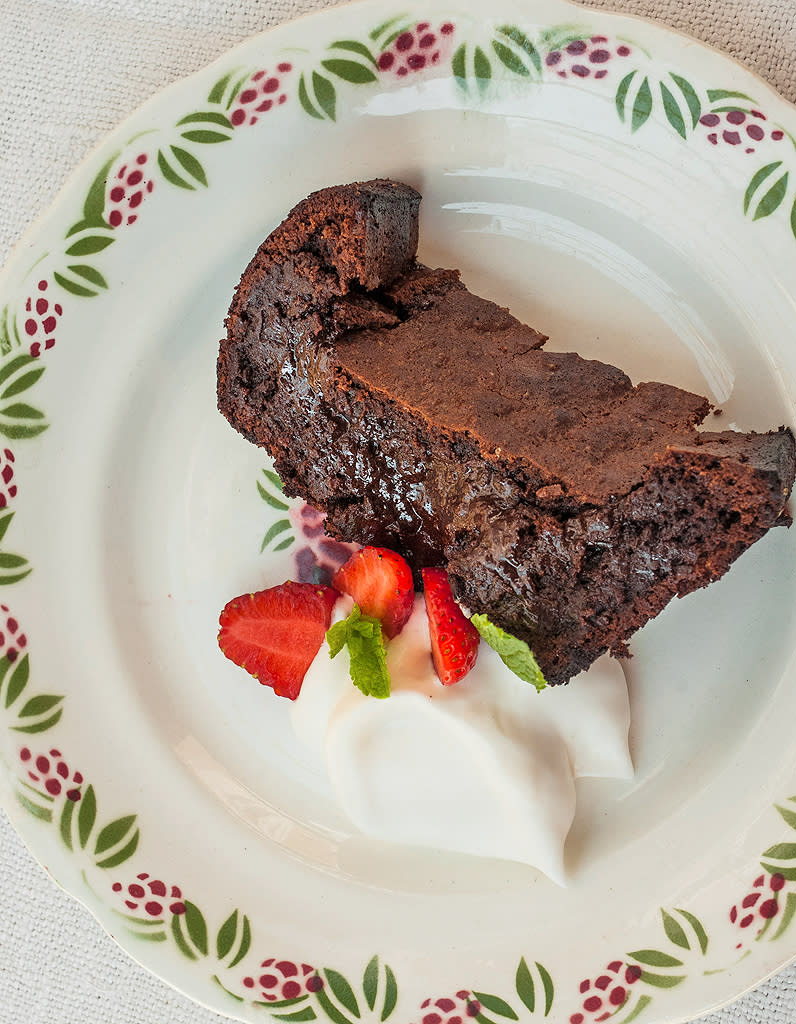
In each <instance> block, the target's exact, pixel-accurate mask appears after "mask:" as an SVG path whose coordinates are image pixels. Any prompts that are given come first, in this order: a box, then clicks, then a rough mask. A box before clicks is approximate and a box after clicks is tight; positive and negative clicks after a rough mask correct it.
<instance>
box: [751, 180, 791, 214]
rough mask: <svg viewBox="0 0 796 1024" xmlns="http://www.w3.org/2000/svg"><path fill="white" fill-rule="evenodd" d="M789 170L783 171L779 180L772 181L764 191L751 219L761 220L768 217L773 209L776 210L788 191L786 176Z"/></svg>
mask: <svg viewBox="0 0 796 1024" xmlns="http://www.w3.org/2000/svg"><path fill="white" fill-rule="evenodd" d="M789 177H790V172H789V171H785V173H784V174H783V175H782V177H781V178H780V179H779V181H776V182H774V184H773V185H772V186H771V188H770V189H769V190H768V191H767V192H766V194H765V195H764V196H763V198H762V199H761V200H760V202H759V203H758V204H757V209H756V210H755V213H754V217H753V218H752V220H762V218H763V217H770V216H771V214H772V213H774V211H775V210H778V209H779V207H780V206H781V205H782V200H783V199H784V198H785V195H786V193H787V191H788V178H789Z"/></svg>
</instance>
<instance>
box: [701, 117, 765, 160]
mask: <svg viewBox="0 0 796 1024" xmlns="http://www.w3.org/2000/svg"><path fill="white" fill-rule="evenodd" d="M699 123H700V125H701V126H702V128H703V129H704V131H705V137H706V138H707V140H708V142H709V143H710V144H711V145H713V146H733V147H735V146H737V147H738V148H739V149H740V150H743V151H744V153H754V152H755V151H756V149H757V148H758V147H759V146H760V145H761V144H762V143H763V142H767V141H769V140H770V141H772V142H781V141H782V140H783V139H784V138H785V133H784V132H783V131H782V129H781V128H775V127H773V126H772V125H771V124H770V123H769V121H768V118H767V117H766V115H765V114H764V113H762V112H761V111H760V110H741V109H739V108H733V109H731V110H723V111H718V110H714V111H711V112H709V113H707V114H703V115H702V117H700V119H699Z"/></svg>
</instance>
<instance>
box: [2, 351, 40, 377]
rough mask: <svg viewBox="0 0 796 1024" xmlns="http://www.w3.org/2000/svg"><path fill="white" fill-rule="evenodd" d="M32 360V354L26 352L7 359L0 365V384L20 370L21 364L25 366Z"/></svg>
mask: <svg viewBox="0 0 796 1024" xmlns="http://www.w3.org/2000/svg"><path fill="white" fill-rule="evenodd" d="M33 361H34V359H33V356H31V355H29V354H28V353H27V352H26V353H25V354H24V355H19V356H14V357H13V358H12V359H9V360H8V362H7V363H4V364H3V365H2V366H0V384H3V383H4V382H5V381H7V380H8V378H9V377H13V375H14V374H15V373H17V371H19V370H21V369H22V367H23V366H27V365H28V363H32V362H33Z"/></svg>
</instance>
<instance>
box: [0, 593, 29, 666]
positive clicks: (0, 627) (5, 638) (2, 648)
mask: <svg viewBox="0 0 796 1024" xmlns="http://www.w3.org/2000/svg"><path fill="white" fill-rule="evenodd" d="M27 646H28V638H27V637H26V636H25V634H24V633H23V632H22V631H21V630H20V628H19V622H17V620H16V618H15V617H14V616H13V615H12V614H11V612H10V611H9V609H8V606H7V605H4V604H0V657H4V658H8V660H9V661H10V662H12V663H13V662H15V661H16V660H17V658H18V657H19V656H20V654H22V653H23V652H24V650H25V648H26V647H27Z"/></svg>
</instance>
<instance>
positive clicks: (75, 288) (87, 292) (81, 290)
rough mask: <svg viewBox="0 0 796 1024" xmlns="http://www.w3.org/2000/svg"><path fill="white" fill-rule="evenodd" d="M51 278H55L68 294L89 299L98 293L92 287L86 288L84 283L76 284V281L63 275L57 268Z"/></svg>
mask: <svg viewBox="0 0 796 1024" xmlns="http://www.w3.org/2000/svg"><path fill="white" fill-rule="evenodd" d="M53 278H54V279H55V282H56V283H57V284H59V285H60V286H61V287H62V288H63V289H64V291H66V292H69V294H70V295H77V296H78V298H81V299H90V298H93V297H94V296H95V295H98V294H99V292H97V291H95V290H94V289H93V288H86V287H85V286H84V285H82V284H78V283H77V281H73V280H72V279H71V278H69V277H64V275H63V274H61V273H59V272H58V271H57V270H56V271H54V272H53Z"/></svg>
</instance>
